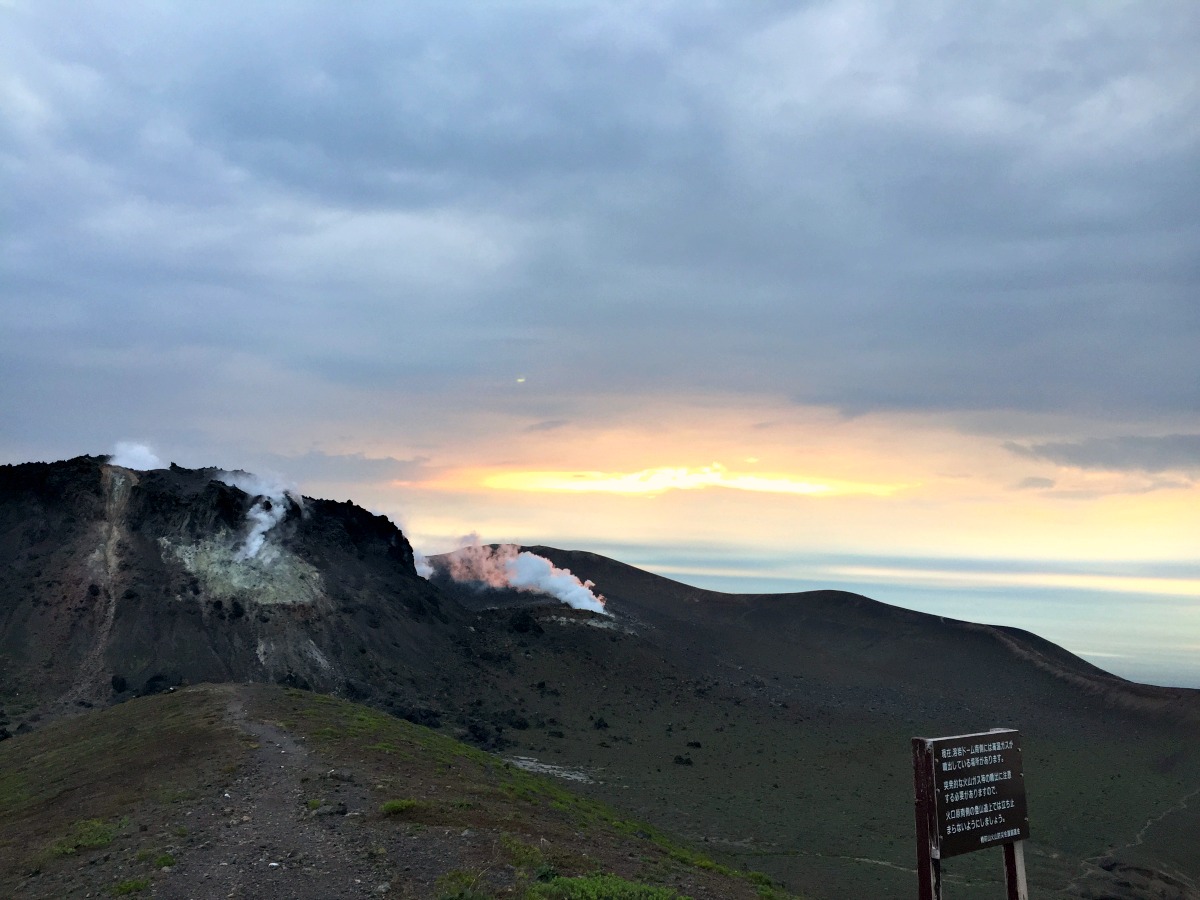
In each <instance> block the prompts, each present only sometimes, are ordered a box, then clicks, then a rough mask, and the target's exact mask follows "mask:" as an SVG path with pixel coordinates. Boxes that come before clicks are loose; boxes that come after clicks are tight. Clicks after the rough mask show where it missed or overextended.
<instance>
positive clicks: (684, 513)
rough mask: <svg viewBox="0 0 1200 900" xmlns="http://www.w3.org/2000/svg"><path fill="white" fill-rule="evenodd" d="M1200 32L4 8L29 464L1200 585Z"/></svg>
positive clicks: (589, 534) (759, 11)
mask: <svg viewBox="0 0 1200 900" xmlns="http://www.w3.org/2000/svg"><path fill="white" fill-rule="evenodd" d="M1197 47H1200V7H1198V6H1197V5H1196V4H1195V3H1194V2H1192V0H1179V2H1169V0H1168V2H1144V3H1139V2H1126V3H1116V2H1092V3H1089V2H1080V3H1061V4H1055V3H1044V2H1016V0H1004V2H996V3H987V2H980V3H974V2H972V3H966V2H958V3H953V2H911V3H904V4H891V3H877V2H837V0H835V2H811V3H783V2H776V3H769V2H760V3H751V4H745V3H725V4H721V3H697V2H693V0H689V2H678V3H672V2H657V3H637V4H634V3H559V2H541V3H535V2H529V3H478V2H465V3H461V4H455V3H450V2H438V3H405V4H395V3H354V4H332V3H300V2H280V3H267V2H251V3H241V4H236V5H235V4H223V3H212V4H186V5H183V4H169V3H137V2H120V3H104V2H97V3H88V4H79V3H73V2H63V3H56V2H49V0H0V111H2V112H0V204H2V206H0V229H2V234H0V290H2V294H0V421H3V423H4V424H3V429H2V431H0V457H2V458H3V460H4V461H10V462H17V461H23V460H26V459H52V458H61V457H65V456H72V455H76V454H79V453H85V452H90V453H99V452H107V451H109V450H110V449H111V448H112V446H113V444H114V442H115V441H117V440H140V441H144V442H147V443H149V444H151V445H152V446H154V447H155V448H156V449H157V450H158V452H160V454H162V455H163V457H164V458H169V459H174V460H177V461H179V462H181V463H183V464H187V465H209V464H213V465H222V466H227V467H234V466H240V467H245V468H254V467H267V468H270V469H273V470H275V471H278V472H281V473H283V474H286V475H288V476H289V477H291V478H293V479H295V480H297V481H299V482H300V483H301V484H302V485H303V486H304V487H305V489H306V490H310V488H311V490H310V492H317V491H318V490H320V491H323V492H325V493H329V492H334V493H337V492H340V493H341V494H342V495H345V496H351V497H353V499H355V500H357V501H359V502H361V503H363V504H364V505H368V506H371V507H372V508H375V509H380V510H383V511H386V512H388V513H389V514H390V515H393V516H394V517H395V518H397V519H399V520H400V521H402V522H403V523H404V524H405V526H406V528H408V530H409V531H410V533H412V534H413V535H414V536H415V537H416V538H418V539H419V540H423V541H426V542H428V543H430V544H433V545H435V546H432V547H431V549H433V550H438V549H445V547H444V546H436V545H437V544H439V542H441V543H445V542H447V541H451V540H452V537H453V536H454V535H455V534H461V533H463V532H464V531H466V530H470V529H471V528H476V529H478V530H479V531H480V533H481V535H482V536H483V537H484V539H507V540H528V541H530V542H532V541H534V540H540V541H545V542H549V543H555V542H559V543H567V542H575V543H576V544H577V545H578V544H584V545H587V544H589V543H591V544H598V543H601V542H603V541H604V540H605V539H607V540H608V541H609V542H610V543H614V544H615V543H618V542H622V541H623V542H624V544H622V546H623V547H624V548H625V549H626V552H627V555H628V554H629V553H632V554H633V555H634V556H637V555H638V552H639V551H638V548H642V559H641V560H640V561H645V562H649V561H653V560H652V558H653V557H654V553H653V552H651V549H650V548H653V547H659V548H663V547H667V546H668V545H670V546H671V547H673V548H674V550H673V551H672V552H676V551H679V552H682V551H681V550H680V548H683V547H694V546H700V545H703V546H705V547H707V548H709V549H708V550H706V551H705V553H706V554H708V558H709V559H719V558H721V555H722V553H725V554H727V555H729V556H730V558H731V559H732V557H733V555H736V554H735V552H734V551H735V549H736V550H737V553H741V554H742V555H741V556H740V557H739V559H741V560H742V561H743V562H744V561H745V559H746V558H747V557H746V556H745V551H746V547H748V546H750V545H755V546H757V545H759V544H764V543H765V544H770V545H771V546H772V547H774V552H775V553H776V555H777V556H778V555H779V554H784V553H787V552H790V551H789V548H796V547H797V544H799V545H802V546H800V547H799V548H798V549H796V551H795V552H801V551H805V552H807V551H809V550H812V549H813V548H814V546H815V547H817V549H820V550H822V551H825V550H828V551H831V552H833V551H836V552H839V553H851V554H876V555H879V554H888V553H896V554H901V555H909V556H914V557H915V556H922V557H930V556H937V555H943V556H955V555H957V556H962V557H970V558H973V559H984V558H992V557H996V558H1000V557H1005V558H1013V559H1018V558H1019V559H1039V560H1043V561H1046V560H1055V559H1058V560H1075V561H1079V560H1091V561H1092V563H1095V562H1096V561H1098V560H1108V561H1112V560H1117V561H1118V562H1122V564H1123V563H1124V562H1129V563H1131V564H1132V563H1137V564H1138V565H1141V564H1143V563H1145V562H1146V561H1152V562H1154V563H1155V564H1156V565H1160V566H1162V567H1165V568H1161V569H1160V570H1158V572H1157V576H1156V577H1167V575H1171V576H1172V577H1175V576H1178V575H1179V573H1180V572H1181V571H1183V572H1184V574H1185V575H1186V577H1187V578H1189V579H1191V581H1190V582H1189V583H1188V585H1186V586H1185V587H1184V588H1181V589H1180V591H1179V592H1178V593H1180V595H1181V596H1185V595H1188V594H1189V592H1191V594H1192V595H1193V596H1192V600H1195V597H1194V593H1195V587H1196V586H1197V585H1200V570H1198V569H1197V568H1196V567H1195V566H1193V567H1192V568H1188V565H1190V564H1193V563H1194V562H1195V560H1196V558H1197V554H1196V552H1195V551H1196V550H1198V549H1200V541H1198V540H1197V539H1196V537H1195V535H1196V534H1200V513H1197V512H1196V510H1197V509H1198V508H1200V503H1198V502H1197V501H1198V500H1200V496H1198V494H1200V488H1198V484H1200V213H1198V210H1200V152H1198V150H1200V62H1198V60H1200V54H1197V52H1196V48H1197ZM714 464H717V465H719V467H720V468H718V469H714V468H712V466H713V465H714ZM704 467H708V468H707V469H705V468H704ZM664 469H672V470H674V471H675V475H673V476H670V477H668V478H667V480H666V481H664V480H663V477H664V476H662V474H661V471H662V470H664ZM539 473H540V474H539ZM647 473H649V474H647ZM656 473H657V474H656ZM680 473H682V474H680ZM714 473H716V474H714ZM535 476H536V477H535ZM505 478H507V479H508V480H507V481H505V480H504V479H505ZM555 478H558V479H559V480H558V481H555V480H554V479H555ZM631 478H632V482H631V481H630V479H631ZM671 478H674V479H675V480H674V481H671V480H670V479H671ZM754 478H757V479H759V480H758V481H752V480H751V479H754ZM539 479H540V480H539ZM564 479H565V480H570V479H575V480H576V481H577V482H581V483H583V485H584V487H583V488H582V489H581V490H579V491H568V490H565V489H564V488H563V484H564V483H565V482H564ZM621 479H625V480H624V481H622V480H621ZM655 479H658V480H655ZM638 483H644V484H651V485H657V487H656V488H654V489H653V490H651V489H649V488H647V489H646V490H645V491H643V493H647V494H651V495H653V496H654V497H658V498H659V499H660V500H664V502H662V503H657V505H656V506H655V511H654V512H653V514H648V513H647V512H646V510H647V509H648V507H647V505H646V502H645V498H642V497H638V498H637V499H630V498H629V497H627V496H625V494H628V493H636V492H635V491H631V490H627V489H628V488H629V485H630V484H638ZM555 485H557V487H556V486H555ZM663 485H666V486H665V487H664V486H663ZM813 485H817V486H821V485H823V486H824V490H825V496H826V499H821V497H822V496H823V495H822V494H821V491H820V490H818V489H817V488H813V487H812V486H813ZM577 486H578V485H577ZM798 486H799V487H798ZM810 488H811V490H810ZM622 491H625V494H623V493H622ZM806 491H808V492H809V493H808V494H806V493H805V492H806ZM814 492H815V493H814ZM684 495H686V499H684ZM672 498H674V499H672ZM751 501H754V503H759V504H760V505H753V504H752V503H751ZM631 503H635V504H641V505H640V506H637V507H631V506H629V504H631ZM581 504H595V505H594V506H589V507H587V512H586V514H584V513H582V512H581ZM761 504H766V505H765V506H764V505H761ZM647 522H652V523H654V524H653V527H651V526H650V525H647V524H646V523H647ZM697 523H703V524H702V525H701V524H697ZM935 523H936V524H935ZM755 529H762V533H758V532H756V531H755ZM614 530H620V532H621V533H620V534H619V535H614V534H613V532H614ZM1189 531H1190V532H1191V537H1190V538H1189V537H1188V533H1189ZM767 534H769V535H770V538H769V539H768V538H767V537H766V536H765V535H767ZM964 536H974V541H973V542H972V541H971V540H967V538H966V537H964ZM1122 548H1123V549H1122ZM664 552H665V551H664ZM664 559H665V557H661V558H659V562H660V563H662V564H664V565H665V564H666V563H665V562H663V560H664ZM635 561H639V560H635ZM740 564H741V563H739V565H740ZM1169 567H1174V568H1171V569H1170V571H1169V572H1168V568H1169ZM1181 567H1182V568H1181ZM1138 571H1139V573H1140V574H1139V577H1142V576H1144V575H1147V572H1146V571H1144V570H1142V569H1139V570H1138ZM1149 574H1151V575H1154V574H1155V573H1149ZM1193 621H1194V620H1193ZM1194 624H1195V625H1196V627H1197V632H1196V633H1197V634H1200V622H1194Z"/></svg>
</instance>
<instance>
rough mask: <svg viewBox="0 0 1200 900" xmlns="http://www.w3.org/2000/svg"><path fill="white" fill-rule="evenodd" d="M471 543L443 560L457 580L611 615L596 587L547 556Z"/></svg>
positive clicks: (512, 547)
mask: <svg viewBox="0 0 1200 900" xmlns="http://www.w3.org/2000/svg"><path fill="white" fill-rule="evenodd" d="M470 541H471V543H469V544H466V545H465V546H463V547H460V548H459V549H457V550H455V551H454V552H453V553H448V554H446V555H445V557H443V559H444V560H445V563H446V565H445V572H446V574H447V575H449V576H450V577H451V578H453V579H454V580H455V581H460V582H466V583H472V582H473V583H476V584H482V585H486V586H487V587H492V588H512V589H515V590H518V591H527V592H529V593H539V594H549V595H550V596H551V597H555V598H557V599H559V600H561V601H562V602H563V603H565V604H567V606H570V607H572V608H574V609H587V610H591V611H592V612H597V613H602V614H603V615H606V616H607V615H612V614H611V613H610V612H608V611H607V610H606V609H605V608H604V598H603V597H601V596H599V595H597V594H595V593H593V591H592V588H593V587H595V584H593V583H592V582H591V581H580V580H579V579H578V578H576V577H575V576H574V575H572V574H571V570H570V569H560V568H558V567H557V566H555V565H554V563H552V562H550V560H548V559H546V557H544V556H538V555H537V554H536V553H530V552H529V551H528V550H521V548H520V547H518V546H517V545H516V544H499V545H498V546H496V547H485V546H482V545H481V544H480V543H479V539H478V538H477V537H475V536H474V535H472V536H471V538H470ZM423 559H424V557H422V560H423ZM426 565H427V566H428V563H426ZM419 571H420V570H419V569H418V572H419ZM431 571H432V570H431ZM425 577H428V576H425Z"/></svg>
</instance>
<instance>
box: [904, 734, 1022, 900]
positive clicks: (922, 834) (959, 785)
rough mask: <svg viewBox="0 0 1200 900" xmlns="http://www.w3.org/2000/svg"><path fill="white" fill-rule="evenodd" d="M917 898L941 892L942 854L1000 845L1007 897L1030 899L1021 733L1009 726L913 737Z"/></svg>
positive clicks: (935, 897) (932, 898)
mask: <svg viewBox="0 0 1200 900" xmlns="http://www.w3.org/2000/svg"><path fill="white" fill-rule="evenodd" d="M912 753H913V787H914V789H915V793H916V818H917V879H918V884H919V892H918V895H917V896H918V897H919V900H941V897H942V865H941V864H942V860H943V859H946V858H948V857H951V856H958V855H959V854H962V853H970V852H972V851H974V850H986V849H988V848H989V847H996V846H1001V847H1003V848H1004V877H1005V883H1006V884H1007V885H1008V897H1009V900H1028V897H1029V893H1028V889H1027V888H1026V886H1025V856H1024V852H1023V844H1022V843H1021V842H1022V841H1024V840H1027V839H1028V837H1029V815H1028V812H1027V810H1026V806H1025V774H1024V770H1023V768H1022V766H1021V735H1020V733H1019V732H1017V731H1014V730H1012V729H1011V728H996V729H993V730H991V731H984V732H979V733H978V734H960V735H955V736H953V737H941V738H913V740H912Z"/></svg>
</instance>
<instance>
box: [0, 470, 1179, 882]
mask: <svg viewBox="0 0 1200 900" xmlns="http://www.w3.org/2000/svg"><path fill="white" fill-rule="evenodd" d="M243 476H244V473H242V475H238V473H222V472H219V471H217V470H209V469H206V470H186V469H181V468H178V467H175V466H172V467H171V468H170V469H161V470H154V471H149V472H135V471H132V470H129V469H123V468H121V467H118V466H113V465H110V464H108V462H107V461H106V460H105V459H103V458H98V457H80V458H77V459H74V460H68V461H66V462H61V463H53V464H41V463H34V464H26V465H20V466H6V467H0V706H3V708H4V715H0V728H3V729H6V731H5V732H4V733H21V734H23V733H24V732H27V731H30V730H37V731H40V730H41V728H42V726H44V725H46V723H47V722H49V721H50V720H52V719H55V718H60V717H61V716H63V715H64V714H66V713H68V712H79V711H81V710H85V709H86V708H88V707H102V706H106V705H109V704H112V703H118V702H120V701H125V700H129V699H130V698H132V697H134V696H135V695H146V694H155V693H160V692H162V691H164V690H167V689H170V688H172V687H175V686H182V685H185V684H188V683H191V684H197V683H200V682H226V683H229V682H265V683H278V684H283V685H289V686H294V687H300V688H304V689H306V690H309V691H315V692H321V693H328V694H337V695H340V696H342V697H347V698H350V699H355V700H362V701H365V702H367V703H369V704H371V705H373V706H375V707H376V708H378V709H380V710H384V711H386V712H390V713H392V714H394V715H396V716H398V717H402V718H407V719H409V720H410V721H412V722H415V723H418V724H420V725H432V726H439V727H440V729H441V731H442V732H443V733H445V734H447V735H449V736H453V737H460V738H464V739H466V740H468V741H470V742H471V743H473V744H475V745H476V746H477V747H482V748H484V749H487V750H489V751H492V752H494V753H500V754H503V755H504V757H505V758H507V759H510V760H516V761H518V762H519V764H520V765H525V766H530V767H535V768H536V767H539V766H540V767H544V768H545V769H546V770H547V771H550V772H555V773H558V774H560V775H566V776H569V777H570V779H571V780H570V781H568V782H566V783H567V784H568V785H569V786H570V789H571V790H572V791H575V792H577V793H578V794H580V795H582V796H583V797H585V798H591V799H594V800H600V801H603V802H605V803H607V804H611V805H612V806H613V807H616V808H618V809H622V810H626V811H628V812H629V813H630V814H632V815H635V816H637V817H638V818H639V819H642V820H645V821H646V822H649V823H651V824H652V825H653V826H656V827H659V828H662V829H665V830H666V831H669V832H672V833H674V834H677V835H679V836H680V837H681V838H682V839H684V840H686V841H687V842H689V843H690V845H691V846H692V847H698V848H702V849H703V853H704V854H706V855H708V856H711V857H712V858H713V859H715V860H717V861H719V862H724V863H728V864H731V865H736V866H738V867H739V868H752V869H758V870H762V871H764V872H766V873H767V874H768V875H769V876H770V877H772V878H774V879H776V880H777V881H778V882H780V883H782V884H785V885H787V886H788V887H789V888H790V889H792V890H796V891H800V892H802V893H803V894H804V895H805V896H810V897H818V898H821V897H829V898H834V897H837V898H844V897H892V896H905V895H908V894H910V893H911V890H912V883H913V881H914V880H915V876H914V875H913V872H912V869H913V862H912V860H913V856H914V854H913V840H914V838H913V825H912V822H913V814H912V787H911V785H912V781H911V766H910V759H909V739H910V738H911V737H913V736H915V735H924V736H937V735H942V734H959V733H965V732H972V731H981V730H986V729H988V728H991V727H1001V726H1004V727H1013V728H1018V729H1020V730H1021V732H1022V736H1023V746H1024V753H1025V760H1024V768H1025V772H1026V783H1027V793H1028V797H1029V808H1030V820H1031V833H1032V837H1031V840H1030V841H1029V846H1028V850H1027V864H1028V866H1029V877H1030V882H1031V886H1032V888H1033V890H1034V893H1035V895H1037V896H1043V897H1049V896H1053V897H1087V898H1102V897H1113V898H1129V900H1132V898H1151V897H1153V898H1177V900H1196V898H1200V889H1198V887H1197V881H1198V880H1200V841H1198V840H1197V835H1200V697H1198V693H1200V692H1196V691H1187V690H1182V689H1180V690H1174V689H1166V688H1154V687H1148V686H1144V685H1138V684H1134V683H1130V682H1127V681H1124V680H1122V679H1120V678H1117V677H1115V676H1113V675H1110V674H1108V673H1106V672H1103V671H1102V670H1100V669H1097V668H1096V667H1094V666H1091V665H1090V664H1088V663H1086V662H1084V661H1083V660H1080V659H1078V658H1077V657H1075V656H1073V655H1071V654H1070V653H1068V652H1066V651H1065V650H1063V649H1062V648H1060V647H1057V646H1055V645H1053V644H1051V643H1049V642H1047V641H1044V640H1042V639H1040V638H1038V637H1036V636H1035V635H1032V634H1029V633H1026V632H1022V631H1019V630H1016V629H1007V628H998V627H994V626H984V625H977V624H973V623H968V622H960V621H955V620H951V619H944V618H941V617H937V616H929V615H925V614H921V613H917V612H912V611H908V610H902V609H897V608H894V607H890V606H887V605H885V604H881V603H877V602H875V601H872V600H870V599H868V598H866V597H861V596H858V595H854V594H847V593H843V592H836V591H816V592H808V593H802V594H781V595H731V594H720V593H714V592H709V591H703V590H699V589H696V588H692V587H689V586H686V585H683V584H680V583H678V582H674V581H670V580H668V579H665V578H661V577H659V576H656V575H652V574H650V573H647V572H644V571H641V570H638V569H636V568H633V567H631V566H627V565H624V564H622V563H620V562H617V561H615V560H611V559H607V558H605V557H601V556H597V555H595V554H591V553H585V552H577V551H564V550H557V549H554V548H549V547H530V548H525V549H527V550H529V551H531V552H533V553H535V554H537V555H538V556H541V557H544V558H546V559H548V560H550V561H551V562H552V563H553V564H554V565H555V566H557V567H558V568H559V569H564V570H567V569H569V570H570V571H571V572H573V573H574V574H575V575H576V576H578V577H579V578H581V579H587V580H590V581H592V582H595V585H596V591H597V592H598V593H601V594H603V595H604V596H605V597H606V598H607V610H606V611H607V613H608V614H607V615H601V614H596V613H592V612H587V611H580V610H573V609H570V608H568V607H566V606H564V605H562V604H561V603H558V602H557V601H555V600H553V599H552V598H548V597H545V596H542V595H538V594H535V593H529V592H516V591H504V590H495V589H494V588H488V589H482V588H481V586H480V585H473V584H463V583H458V582H455V581H453V580H452V579H449V578H447V577H445V575H444V572H445V570H446V567H445V565H444V561H442V560H438V559H436V558H435V559H434V560H433V561H432V562H433V563H434V567H435V575H434V577H433V580H432V581H426V580H425V579H423V578H421V577H419V576H418V575H417V573H416V570H415V567H414V562H413V554H412V549H411V547H410V546H409V544H408V541H407V540H406V539H405V538H404V536H403V534H401V533H400V531H399V530H398V529H396V528H395V526H393V525H392V524H391V523H390V522H388V521H387V520H386V519H384V518H382V517H378V516H373V515H371V514H370V513H367V512H366V511H364V510H362V509H359V508H358V507H355V506H353V505H352V504H349V503H334V502H330V501H323V500H314V499H311V498H300V497H296V496H294V495H290V494H287V493H286V492H280V491H278V490H268V491H267V492H266V493H262V492H259V491H256V490H255V485H254V482H253V481H252V479H249V477H243ZM260 538H261V541H259V539H260ZM133 702H135V703H146V702H147V701H146V700H136V701H133ZM289 702H290V701H289ZM146 708H147V709H150V707H146ZM98 714H99V713H98V712H89V713H87V715H88V716H96V715H98ZM285 724H286V723H285ZM46 727H61V726H46ZM37 737H38V735H37V734H30V735H24V736H18V737H16V738H15V739H14V740H13V741H6V742H4V745H0V747H4V749H5V751H6V752H9V751H8V747H9V746H11V745H14V744H17V743H19V742H21V741H32V740H34V739H37ZM0 796H2V795H0ZM996 855H997V854H993V853H990V852H983V853H975V854H971V855H969V856H966V857H958V858H955V859H953V860H951V861H948V863H947V866H946V869H945V877H946V886H947V887H946V890H947V896H953V897H955V898H959V897H962V898H976V897H978V898H984V897H990V896H996V895H998V892H999V891H1001V890H1002V884H1001V882H1000V869H999V861H998V858H995V859H994V858H993V856H996ZM764 890H767V888H765V887H764ZM418 895H419V894H418ZM347 896H350V894H347Z"/></svg>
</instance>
